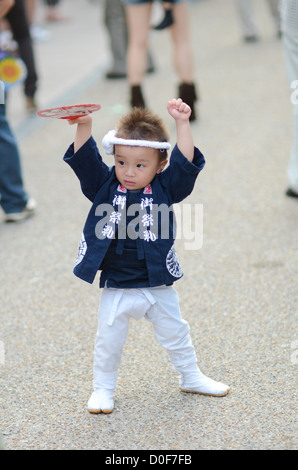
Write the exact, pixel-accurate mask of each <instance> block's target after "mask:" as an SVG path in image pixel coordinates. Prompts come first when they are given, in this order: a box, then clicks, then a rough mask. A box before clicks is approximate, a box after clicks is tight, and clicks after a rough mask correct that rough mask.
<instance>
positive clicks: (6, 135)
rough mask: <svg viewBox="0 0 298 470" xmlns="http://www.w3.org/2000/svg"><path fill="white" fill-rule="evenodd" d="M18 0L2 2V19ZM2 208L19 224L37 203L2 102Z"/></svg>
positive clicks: (0, 197)
mask: <svg viewBox="0 0 298 470" xmlns="http://www.w3.org/2000/svg"><path fill="white" fill-rule="evenodd" d="M15 2H16V0H0V19H1V18H3V16H4V15H5V14H6V13H7V12H9V10H10V9H11V8H13V5H14V4H15ZM0 207H1V208H2V210H3V211H4V214H5V221H6V222H19V221H22V220H24V219H27V218H28V217H30V216H32V215H33V214H34V212H35V208H36V202H35V200H34V199H33V198H31V197H29V195H28V194H27V192H26V191H25V189H24V183H23V177H22V169H21V161H20V154H19V149H18V145H17V142H16V140H15V138H14V136H13V133H12V131H11V128H10V126H9V123H8V121H7V119H6V116H5V104H4V103H2V102H1V101H0Z"/></svg>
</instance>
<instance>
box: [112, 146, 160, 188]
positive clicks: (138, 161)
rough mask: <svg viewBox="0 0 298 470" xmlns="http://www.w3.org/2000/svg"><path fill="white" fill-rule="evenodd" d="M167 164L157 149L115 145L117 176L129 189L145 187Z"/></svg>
mask: <svg viewBox="0 0 298 470" xmlns="http://www.w3.org/2000/svg"><path fill="white" fill-rule="evenodd" d="M166 164H167V161H166V160H165V161H163V162H160V161H159V157H158V151H157V150H156V149H153V148H150V147H149V148H148V147H130V146H128V145H115V170H116V176H117V179H118V181H119V183H120V184H122V185H123V186H124V187H125V188H126V189H127V190H138V189H142V188H145V187H146V186H147V185H148V184H149V183H151V181H152V180H153V178H154V176H155V175H156V173H160V172H161V171H162V170H163V169H164V167H165V166H166Z"/></svg>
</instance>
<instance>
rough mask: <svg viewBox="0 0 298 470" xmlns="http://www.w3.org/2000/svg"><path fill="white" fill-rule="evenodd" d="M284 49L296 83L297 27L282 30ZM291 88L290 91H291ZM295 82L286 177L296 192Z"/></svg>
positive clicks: (297, 111)
mask: <svg viewBox="0 0 298 470" xmlns="http://www.w3.org/2000/svg"><path fill="white" fill-rule="evenodd" d="M283 41H284V50H285V58H286V65H287V71H288V76H289V81H290V83H292V82H294V81H297V83H298V29H297V30H294V28H287V26H286V25H285V27H284V32H283ZM292 92H293V90H292V91H291V93H292ZM297 97H298V93H297V84H296V93H295V96H294V98H295V99H294V101H295V103H294V105H293V108H294V141H293V146H292V151H291V156H290V161H289V165H288V178H289V181H290V186H291V188H292V189H293V190H294V191H295V192H297V193H298V103H297V99H298V98H297Z"/></svg>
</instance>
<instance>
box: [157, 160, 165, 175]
mask: <svg viewBox="0 0 298 470" xmlns="http://www.w3.org/2000/svg"><path fill="white" fill-rule="evenodd" d="M167 163H168V160H163V161H162V162H160V164H159V167H158V169H157V172H156V173H157V174H158V175H159V174H160V173H161V172H162V171H163V170H164V169H165V166H166V165H167Z"/></svg>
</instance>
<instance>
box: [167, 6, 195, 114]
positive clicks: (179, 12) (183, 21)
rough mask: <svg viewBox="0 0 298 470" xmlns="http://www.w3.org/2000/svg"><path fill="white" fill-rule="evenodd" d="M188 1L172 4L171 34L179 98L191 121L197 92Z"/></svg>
mask: <svg viewBox="0 0 298 470" xmlns="http://www.w3.org/2000/svg"><path fill="white" fill-rule="evenodd" d="M188 8H189V7H188V3H187V2H183V3H178V4H175V5H174V6H173V15H174V24H173V26H172V27H171V34H172V38H173V43H174V57H173V62H174V67H175V70H176V72H177V75H178V77H179V81H180V84H179V90H178V94H179V98H181V99H182V100H183V101H185V103H187V104H188V105H189V106H190V107H191V109H192V114H191V117H190V120H191V121H194V120H195V119H196V117H197V116H196V110H195V102H196V101H197V92H196V87H195V83H194V63H193V54H192V47H191V34H190V17H189V9H188Z"/></svg>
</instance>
